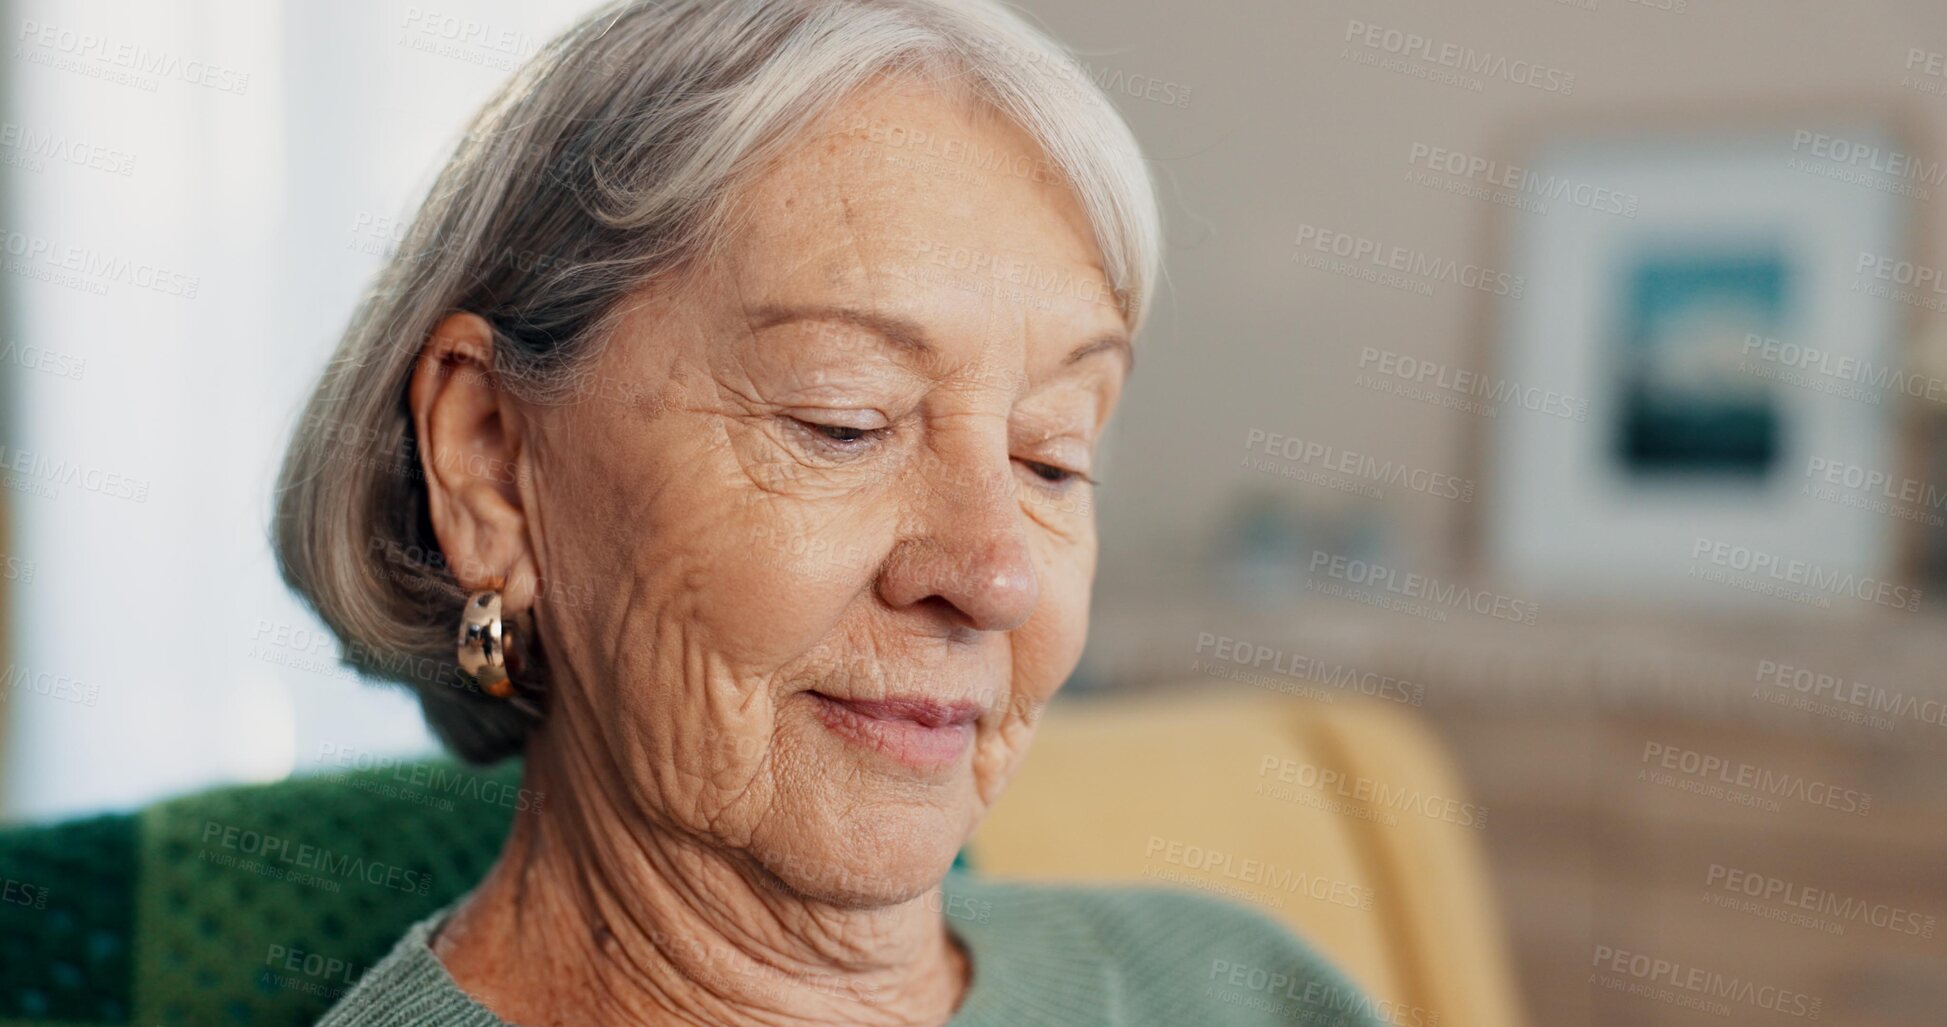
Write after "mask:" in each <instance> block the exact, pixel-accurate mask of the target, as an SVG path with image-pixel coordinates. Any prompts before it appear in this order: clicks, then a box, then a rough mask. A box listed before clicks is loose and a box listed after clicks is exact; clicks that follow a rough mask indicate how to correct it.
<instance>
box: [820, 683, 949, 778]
mask: <svg viewBox="0 0 1947 1027" xmlns="http://www.w3.org/2000/svg"><path fill="white" fill-rule="evenodd" d="M808 694H809V695H810V696H811V697H812V699H813V700H815V701H816V703H817V708H818V719H819V720H821V721H823V722H824V725H825V726H826V727H827V728H830V729H831V731H832V733H833V734H836V735H839V736H841V737H843V738H845V739H846V740H848V741H851V742H853V743H855V744H857V745H862V746H864V747H866V748H868V749H873V750H876V751H878V752H882V753H884V754H886V755H887V756H890V757H892V758H893V759H895V760H898V761H899V762H901V763H904V764H906V765H908V766H912V767H920V768H928V767H938V766H941V765H944V764H947V763H952V762H953V761H954V760H957V759H959V758H960V754H961V753H963V752H965V751H966V750H967V743H968V742H969V741H970V740H972V738H973V725H974V721H975V720H976V719H978V718H979V716H980V707H979V705H977V704H975V703H968V702H962V703H945V702H937V701H935V700H932V699H918V698H892V699H840V698H837V697H835V696H829V695H826V694H824V693H823V692H811V693H808Z"/></svg>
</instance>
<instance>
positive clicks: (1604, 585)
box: [1476, 117, 1947, 608]
mask: <svg viewBox="0 0 1947 1027" xmlns="http://www.w3.org/2000/svg"><path fill="white" fill-rule="evenodd" d="M1899 140H1900V134H1899V133H1897V132H1895V131H1893V129H1892V127H1891V125H1890V123H1888V122H1882V121H1877V120H1873V119H1864V120H1814V119H1810V118H1804V119H1794V118H1791V117H1767V118H1764V119H1755V118H1745V119H1732V120H1727V121H1725V122H1724V123H1722V124H1715V125H1711V126H1707V127H1699V126H1685V127H1682V128H1659V127H1658V126H1657V125H1655V124H1654V123H1646V124H1637V125H1632V126H1630V127H1628V128H1627V129H1617V130H1614V131H1601V132H1588V131H1582V132H1574V133H1562V134H1557V135H1553V136H1547V137H1543V138H1540V139H1538V140H1537V141H1536V142H1535V143H1534V144H1533V146H1532V147H1531V148H1530V151H1529V153H1528V156H1527V158H1526V160H1525V161H1524V162H1522V163H1521V165H1520V167H1521V175H1522V176H1523V177H1522V178H1521V179H1520V180H1521V181H1524V182H1527V183H1531V184H1535V188H1537V189H1542V190H1544V191H1545V192H1544V195H1545V194H1546V193H1547V192H1552V193H1554V194H1555V195H1557V196H1558V197H1561V198H1564V199H1566V201H1567V202H1555V203H1551V204H1549V205H1548V206H1547V207H1546V209H1545V210H1534V209H1527V210H1521V211H1518V212H1510V213H1509V214H1508V215H1507V218H1508V220H1507V222H1506V223H1505V225H1504V245H1505V247H1506V251H1507V252H1506V259H1507V261H1508V264H1509V266H1510V268H1511V269H1512V271H1513V272H1514V273H1515V274H1518V275H1521V276H1522V277H1523V278H1524V279H1525V281H1526V283H1527V284H1526V288H1525V289H1524V290H1523V292H1522V294H1521V295H1520V296H1519V297H1518V298H1514V297H1504V298H1501V299H1500V300H1498V301H1497V304H1498V305H1497V306H1496V307H1495V308H1494V311H1493V314H1492V316H1491V317H1490V318H1489V319H1488V320H1489V322H1490V329H1489V333H1488V346H1489V352H1488V354H1487V363H1488V365H1489V368H1490V374H1491V378H1492V380H1493V381H1495V382H1498V383H1507V384H1510V385H1512V386H1515V387H1520V388H1526V387H1530V386H1534V387H1540V388H1543V389H1546V390H1551V391H1554V392H1558V393H1561V394H1564V395H1566V396H1568V397H1572V398H1573V399H1574V400H1576V401H1577V402H1576V403H1574V404H1571V408H1572V409H1574V410H1575V411H1577V416H1574V417H1560V416H1551V414H1550V413H1549V412H1546V411H1533V410H1526V409H1507V410H1504V411H1502V413H1501V416H1499V417H1497V418H1496V419H1494V420H1492V421H1489V422H1487V423H1486V425H1485V427H1484V428H1483V432H1482V436H1483V437H1482V438H1481V439H1480V440H1479V443H1478V445H1477V454H1478V457H1479V460H1480V463H1481V465H1482V466H1481V468H1480V471H1481V476H1482V478H1483V479H1484V496H1483V501H1482V503H1481V510H1480V512H1479V515H1478V516H1479V517H1480V520H1479V522H1478V524H1477V529H1478V530H1477V532H1476V542H1477V547H1478V552H1477V554H1476V555H1477V556H1478V558H1479V560H1480V563H1481V565H1482V569H1483V570H1485V571H1486V572H1488V573H1489V574H1491V575H1493V576H1495V577H1496V578H1497V579H1499V580H1502V581H1505V582H1508V583H1509V584H1510V585H1513V586H1518V587H1520V588H1524V589H1528V590H1530V591H1531V592H1532V593H1534V594H1537V595H1546V596H1550V597H1554V598H1558V599H1560V598H1570V599H1573V598H1578V597H1582V598H1601V599H1619V598H1620V599H1628V598H1630V597H1632V596H1641V597H1646V598H1647V597H1652V596H1656V597H1661V598H1663V599H1664V600H1666V601H1667V599H1668V598H1669V596H1671V595H1672V594H1673V592H1674V593H1675V594H1680V595H1684V596H1691V597H1695V598H1696V599H1697V600H1699V601H1700V602H1705V603H1709V604H1713V605H1717V604H1723V605H1737V604H1743V603H1774V604H1775V603H1776V602H1777V601H1778V599H1779V593H1780V592H1781V591H1783V592H1789V591H1790V589H1776V588H1770V587H1760V588H1752V587H1740V585H1739V582H1737V581H1731V580H1728V579H1729V578H1731V577H1735V576H1736V575H1737V574H1738V573H1739V571H1740V568H1741V569H1742V571H1743V572H1745V573H1746V576H1747V577H1753V578H1754V579H1763V578H1766V577H1769V576H1770V569H1771V568H1773V567H1779V566H1783V567H1790V568H1801V570H1799V571H1795V572H1794V573H1796V574H1798V575H1799V576H1805V575H1807V574H1810V572H1808V571H1803V570H1802V568H1813V569H1816V571H1817V572H1818V573H1819V575H1822V576H1840V575H1851V576H1853V577H1854V578H1865V579H1871V580H1874V581H1879V580H1888V579H1893V578H1898V577H1900V576H1902V575H1903V574H1905V573H1906V571H1905V569H1904V568H1903V567H1902V566H1901V553H1902V551H1903V550H1902V543H1901V530H1902V529H1901V519H1900V518H1899V517H1898V516H1894V515H1891V514H1888V513H1886V512H1884V511H1881V512H1879V513H1877V514H1876V513H1874V512H1873V511H1872V510H1870V509H1869V507H1870V506H1871V503H1870V502H1869V501H1868V500H1869V498H1870V497H1860V496H1853V495H1850V494H1849V489H1848V486H1847V484H1846V483H1847V482H1850V481H1853V480H1855V479H1858V480H1862V481H1863V480H1865V478H1866V477H1868V476H1870V475H1873V474H1874V473H1875V472H1877V473H1878V474H1879V475H1882V476H1890V477H1891V478H1892V479H1895V480H1897V479H1899V477H1900V476H1901V475H1902V474H1903V473H1905V471H1904V468H1906V467H1907V466H1908V462H1909V461H1908V457H1909V454H1906V453H1904V452H1903V451H1902V449H1901V446H1900V444H1899V439H1900V434H1901V418H1902V416H1903V411H1904V410H1906V409H1907V406H1906V403H1905V401H1906V400H1908V399H1909V398H1910V397H1909V396H1908V394H1907V390H1904V389H1902V388H1900V387H1899V385H1900V383H1901V380H1900V378H1899V377H1897V376H1898V374H1899V373H1900V371H1901V369H1902V368H1903V367H1904V354H1903V353H1902V349H1901V344H1902V341H1903V339H1905V338H1906V337H1907V335H1908V334H1909V329H1908V325H1909V323H1910V320H1911V318H1912V316H1913V313H1914V312H1915V311H1916V310H1919V309H1921V308H1922V307H1923V306H1924V305H1925V303H1926V302H1927V300H1926V298H1925V297H1915V296H1913V295H1910V292H1911V289H1910V285H1909V286H1906V287H1903V286H1902V285H1901V280H1902V279H1906V280H1908V281H1909V282H1910V281H1911V279H1912V278H1913V277H1914V275H1915V274H1916V273H1917V272H1914V271H1913V269H1914V268H1915V267H1916V265H1915V264H1914V263H1913V261H1912V259H1911V258H1910V257H1909V256H1908V255H1907V247H1908V243H1909V240H1908V238H1907V232H1906V224H1907V214H1908V211H1909V205H1910V204H1911V203H1912V201H1913V200H1914V199H1915V198H1916V197H1924V196H1926V195H1927V194H1928V193H1930V192H1931V191H1932V189H1933V188H1934V185H1933V184H1930V183H1929V182H1928V181H1927V180H1926V178H1927V176H1926V175H1923V174H1920V173H1917V172H1916V171H1914V170H1913V169H1916V168H1925V167H1937V165H1929V164H1927V163H1926V162H1923V161H1921V160H1919V158H1916V157H1910V156H1908V154H1907V151H1906V150H1905V149H1904V148H1903V146H1902V144H1901V143H1900V141H1899ZM1578 196H1586V197H1604V198H1606V199H1605V202H1600V203H1596V202H1588V203H1581V202H1575V198H1576V197H1578ZM1903 288H1905V289H1906V293H1903V292H1902V289H1903ZM1942 298H1943V300H1947V293H1943V294H1942ZM1833 468H1840V469H1842V470H1841V473H1840V474H1839V481H1838V483H1837V484H1831V483H1828V482H1826V481H1825V480H1824V477H1825V475H1826V473H1827V472H1828V471H1829V470H1831V469H1833ZM1855 469H1856V470H1855ZM1853 491H1856V490H1853ZM1727 554H1728V555H1727ZM1820 580H1824V578H1823V577H1821V579H1820ZM1787 584H1790V583H1789V582H1788V583H1787ZM1801 584H1802V583H1801ZM1832 599H1833V600H1834V601H1833V602H1831V603H1829V604H1824V603H1823V600H1821V599H1819V598H1818V597H1817V596H1814V597H1813V599H1811V600H1806V599H1803V598H1802V597H1801V599H1800V600H1799V601H1800V604H1801V605H1806V606H1821V605H1824V607H1825V608H1830V607H1836V606H1844V605H1848V597H1847V596H1846V595H1845V594H1843V593H1836V594H1835V595H1834V596H1833V597H1832ZM1851 602H1853V603H1856V602H1857V600H1852V601H1851Z"/></svg>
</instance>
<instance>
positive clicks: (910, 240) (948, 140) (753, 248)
mask: <svg viewBox="0 0 1947 1027" xmlns="http://www.w3.org/2000/svg"><path fill="white" fill-rule="evenodd" d="M1056 177H1057V176H1056V175H1054V174H1053V173H1052V171H1051V165H1050V164H1049V163H1048V162H1047V159H1046V158H1045V157H1044V156H1043V154H1042V153H1041V151H1040V150H1039V149H1038V147H1036V146H1035V144H1034V143H1033V142H1032V141H1031V140H1030V139H1029V137H1027V136H1026V135H1024V134H1023V133H1022V132H1021V131H1020V130H1018V129H1016V128H1014V127H1012V126H1011V125H1010V124H1008V123H1007V122H1005V121H1004V120H1002V119H1000V118H998V117H993V116H989V115H985V114H983V113H978V112H976V111H975V110H973V109H972V108H971V107H970V106H969V105H968V104H967V103H965V102H963V101H961V100H958V99H954V98H949V97H947V96H944V95H941V94H938V93H935V92H933V91H931V90H929V89H926V88H924V87H920V86H917V85H912V84H905V85H895V84H882V85H880V86H878V87H875V88H874V89H872V90H869V91H867V92H865V93H861V94H860V95H858V96H856V97H855V98H854V99H853V100H852V101H851V102H850V103H848V104H847V105H845V106H844V107H843V108H842V109H840V110H838V111H836V112H834V113H832V114H831V115H829V116H828V117H826V118H825V119H823V120H822V122H821V123H820V124H819V125H817V126H816V127H815V128H813V129H812V130H811V131H810V132H808V133H807V134H806V135H805V136H803V137H802V140H801V142H800V143H799V144H798V145H796V146H794V147H793V148H792V150H791V152H790V153H789V154H788V156H786V157H785V158H783V159H782V161H781V163H779V164H778V165H776V166H775V167H774V168H773V169H772V170H770V171H769V172H768V174H766V175H765V176H764V177H762V178H761V179H759V180H757V181H755V182H754V183H753V184H751V185H750V186H748V187H747V190H746V192H745V193H744V194H742V197H741V204H740V207H739V209H740V212H741V216H740V217H739V218H737V219H736V220H735V222H734V227H733V229H732V232H731V235H730V236H729V237H728V240H727V242H728V245H727V246H725V247H724V249H723V250H722V252H721V254H720V255H719V256H718V257H717V258H715V259H714V261H713V262H712V263H711V264H710V265H708V266H705V267H703V268H702V269H700V270H698V271H697V272H694V273H692V274H690V275H688V276H687V277H686V280H685V282H684V283H683V284H682V285H681V287H680V288H670V287H659V288H651V289H647V290H644V291H643V292H642V293H641V294H639V295H638V296H635V297H633V298H631V299H630V300H629V301H627V302H626V303H625V307H626V313H625V316H624V319H623V320H622V322H621V324H620V328H619V331H618V332H617V333H616V334H615V335H614V336H613V337H612V339H611V340H610V341H609V342H608V343H607V345H606V346H605V347H604V348H603V350H602V351H601V353H600V355H599V356H598V357H596V358H595V363H594V364H593V366H592V368H591V370H592V373H593V374H594V376H595V379H596V380H595V382H594V386H595V391H594V397H595V398H593V399H590V400H587V401H584V402H581V403H578V404H575V405H571V406H566V407H561V408H556V409H543V410H535V411H532V412H530V413H529V415H528V416H527V417H526V418H525V419H524V421H523V427H522V429H521V431H522V432H523V435H524V440H523V454H522V462H523V464H524V470H525V471H526V473H527V474H528V476H529V483H528V484H527V485H525V486H524V487H523V494H524V501H525V507H526V509H527V511H528V524H527V536H528V538H529V540H530V543H531V545H532V554H531V555H532V556H533V558H534V560H535V562H536V564H537V565H538V567H539V569H540V572H541V575H542V578H543V582H544V584H543V599H542V600H541V601H540V603H539V604H538V616H539V618H540V629H541V632H542V635H543V638H544V640H545V644H546V645H547V647H548V653H549V659H550V661H551V662H552V663H553V664H554V665H555V666H556V667H557V669H558V671H561V672H565V673H558V675H557V676H558V677H559V678H560V680H559V682H558V683H557V686H556V692H557V694H556V695H554V696H553V697H552V699H551V703H550V711H549V715H550V722H549V725H548V727H547V728H546V729H545V730H546V731H547V732H548V733H550V734H551V735H562V734H563V733H565V735H566V737H565V738H562V739H558V740H559V741H562V742H564V743H565V744H566V746H567V747H568V748H569V749H572V750H579V751H582V752H594V753H598V754H599V759H597V760H591V761H588V762H585V763H579V764H577V765H578V766H581V767H582V768H583V769H584V771H598V772H599V773H601V774H602V775H603V776H610V775H612V776H613V780H601V781H595V782H585V781H572V782H570V784H571V785H573V786H574V787H577V788H589V787H595V788H600V789H605V790H607V791H608V792H609V793H610V795H611V796H612V797H613V798H614V799H615V800H616V801H618V802H619V803H620V804H621V810H622V812H623V813H624V814H625V815H628V814H641V815H642V816H644V817H646V818H647V819H648V821H649V822H650V823H651V824H653V826H654V827H655V828H656V829H660V830H667V831H675V832H678V833H681V834H684V835H688V836H690V837H693V838H696V839H698V840H700V841H702V842H703V843H704V844H706V845H708V846H710V847H712V848H714V849H717V850H720V851H728V852H732V853H737V854H741V855H742V856H744V857H747V858H748V859H749V860H750V861H753V862H754V863H756V864H758V865H760V866H762V867H763V868H765V869H766V870H768V871H770V872H771V873H773V874H775V875H776V877H777V878H779V879H781V880H782V881H783V882H784V883H785V884H786V885H787V886H789V887H790V888H792V889H793V890H795V891H797V892H799V893H801V894H804V895H808V896H812V897H817V898H822V899H827V900H832V901H838V902H842V903H849V904H860V905H876V904H883V903H889V902H896V901H903V900H906V899H909V898H912V897H914V896H916V895H918V894H921V893H923V892H924V891H925V890H926V889H927V888H929V887H930V886H931V885H933V884H934V883H936V882H937V881H938V879H939V877H940V876H941V874H942V873H943V872H944V871H945V869H946V867H947V864H948V863H949V862H950V861H951V859H952V857H953V854H954V852H955V851H956V849H957V848H958V847H959V846H960V845H961V844H962V843H963V842H964V841H965V840H966V839H967V838H968V837H969V836H970V834H971V833H972V831H973V828H974V827H975V825H976V824H977V823H978V821H979V820H980V818H981V816H982V814H983V813H984V812H985V810H986V809H987V807H988V805H989V804H990V803H992V802H993V801H994V799H995V798H996V797H997V796H999V794H1000V792H1001V789H1002V787H1003V785H1004V784H1005V783H1006V781H1007V779H1008V777H1009V776H1010V775H1011V773H1012V772H1013V770H1014V768H1015V767H1016V765H1017V763H1018V761H1019V760H1020V758H1021V757H1022V755H1023V752H1024V750H1025V749H1026V746H1027V744H1028V741H1029V739H1030V736H1031V735H1032V732H1033V727H1034V724H1035V722H1036V720H1037V719H1038V717H1039V714H1040V711H1041V708H1042V705H1043V704H1044V703H1045V702H1046V701H1047V700H1048V699H1049V697H1050V696H1051V695H1052V693H1053V692H1054V691H1055V689H1056V688H1057V687H1058V686H1059V685H1060V683H1061V682H1062V680H1063V679H1064V678H1065V677H1066V676H1067V675H1068V674H1069V672H1070V671H1071V670H1073V668H1074V666H1075V663H1076V660H1077V659H1078V657H1079V656H1080V653H1081V649H1082V643H1083V639H1084V635H1085V633H1086V623H1087V617H1088V599H1089V586H1090V581H1091V578H1092V577H1093V574H1094V569H1095V556H1096V538H1095V524H1094V515H1093V499H1092V486H1091V484H1090V483H1089V482H1088V481H1087V480H1086V478H1085V477H1084V475H1086V474H1088V473H1090V472H1091V471H1092V467H1091V463H1092V460H1093V457H1094V454H1095V452H1096V450H1097V444H1098V442H1099V440H1100V439H1101V436H1102V432H1103V428H1104V423H1105V422H1106V421H1107V420H1108V417H1109V413H1110V411H1111V410H1112V409H1113V407H1114V406H1115V402H1116V398H1117V395H1118V393H1119V392H1120V390H1121V387H1122V383H1123V379H1124V377H1125V375H1126V374H1127V372H1128V367H1129V364H1128V359H1129V353H1128V349H1127V344H1126V334H1125V333H1126V324H1125V322H1124V319H1123V317H1122V315H1121V314H1120V312H1119V310H1118V307H1117V305H1116V304H1115V302H1114V297H1113V295H1112V293H1111V291H1110V287H1109V285H1108V282H1107V280H1106V278H1105V276H1104V274H1103V272H1102V270H1101V267H1100V258H1099V256H1098V253H1097V250H1096V247H1095V245H1094V243H1093V241H1092V237H1091V234H1090V231H1089V228H1088V223H1087V221H1086V220H1085V218H1084V215H1083V213H1082V211H1081V208H1080V207H1079V205H1078V204H1077V202H1076V201H1075V200H1074V199H1073V198H1072V196H1071V195H1070V193H1069V192H1068V190H1067V188H1066V186H1064V185H1063V184H1062V183H1061V182H1059V181H1057V180H1056ZM550 589H552V590H553V593H554V594H573V595H578V596H584V595H585V596H586V597H587V598H588V601H587V602H585V603H554V604H550V603H549V602H548V600H547V598H546V596H547V595H548V594H550V593H549V590H550ZM552 741H555V739H551V742H552Z"/></svg>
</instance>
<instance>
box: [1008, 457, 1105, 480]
mask: <svg viewBox="0 0 1947 1027" xmlns="http://www.w3.org/2000/svg"><path fill="white" fill-rule="evenodd" d="M1021 465H1022V466H1023V467H1026V468H1027V469H1028V470H1029V471H1030V472H1032V473H1033V474H1034V476H1035V477H1037V478H1040V479H1041V480H1042V481H1045V482H1047V483H1048V484H1050V485H1067V484H1070V483H1073V482H1077V481H1086V482H1089V483H1090V484H1094V479H1092V478H1090V477H1089V476H1088V475H1086V474H1083V473H1082V472H1080V471H1071V470H1069V469H1068V468H1066V467H1058V466H1056V465H1054V464H1044V463H1042V462H1041V461H1039V460H1023V461H1021Z"/></svg>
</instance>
